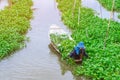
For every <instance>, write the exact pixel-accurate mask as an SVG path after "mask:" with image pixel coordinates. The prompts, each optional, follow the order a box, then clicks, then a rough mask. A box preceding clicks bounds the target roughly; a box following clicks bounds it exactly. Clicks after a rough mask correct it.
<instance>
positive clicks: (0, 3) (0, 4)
mask: <svg viewBox="0 0 120 80" xmlns="http://www.w3.org/2000/svg"><path fill="white" fill-rule="evenodd" d="M6 6H8V0H0V10H3V9H4V8H5V7H6Z"/></svg>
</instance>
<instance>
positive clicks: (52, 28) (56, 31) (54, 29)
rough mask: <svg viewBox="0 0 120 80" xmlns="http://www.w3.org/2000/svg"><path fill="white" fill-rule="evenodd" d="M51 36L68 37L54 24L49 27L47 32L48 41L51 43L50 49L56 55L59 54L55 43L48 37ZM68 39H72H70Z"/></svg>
mask: <svg viewBox="0 0 120 80" xmlns="http://www.w3.org/2000/svg"><path fill="white" fill-rule="evenodd" d="M51 34H57V35H67V36H69V35H68V33H67V32H65V31H64V30H63V29H62V28H60V27H59V26H57V25H55V24H53V25H51V26H50V30H49V37H50V41H51V42H50V47H52V48H53V49H54V50H55V51H56V52H57V53H59V54H60V51H59V50H58V48H57V44H55V42H54V41H53V40H52V39H51V36H50V35H51ZM69 37H70V36H69ZM70 39H72V38H71V37H70Z"/></svg>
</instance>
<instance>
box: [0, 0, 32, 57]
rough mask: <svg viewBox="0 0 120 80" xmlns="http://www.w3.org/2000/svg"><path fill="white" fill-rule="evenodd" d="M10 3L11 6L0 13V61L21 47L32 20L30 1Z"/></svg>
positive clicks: (20, 0)
mask: <svg viewBox="0 0 120 80" xmlns="http://www.w3.org/2000/svg"><path fill="white" fill-rule="evenodd" d="M11 1H12V6H8V7H6V8H5V9H4V10H1V11H0V59H2V58H4V57H5V56H8V55H10V54H11V53H12V52H13V51H15V50H16V49H19V48H21V47H23V45H24V40H25V39H26V37H25V35H24V34H25V33H26V32H27V31H28V29H29V28H30V19H31V18H32V10H31V6H32V0H11Z"/></svg>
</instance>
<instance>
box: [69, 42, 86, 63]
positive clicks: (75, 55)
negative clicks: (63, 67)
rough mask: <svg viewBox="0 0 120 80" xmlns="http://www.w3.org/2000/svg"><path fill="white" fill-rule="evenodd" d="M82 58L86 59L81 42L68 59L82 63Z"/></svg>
mask: <svg viewBox="0 0 120 80" xmlns="http://www.w3.org/2000/svg"><path fill="white" fill-rule="evenodd" d="M83 56H86V57H88V55H87V53H86V51H85V46H84V43H83V42H79V43H78V44H77V46H75V47H74V49H73V51H72V52H71V53H70V57H71V58H73V59H75V62H82V58H83Z"/></svg>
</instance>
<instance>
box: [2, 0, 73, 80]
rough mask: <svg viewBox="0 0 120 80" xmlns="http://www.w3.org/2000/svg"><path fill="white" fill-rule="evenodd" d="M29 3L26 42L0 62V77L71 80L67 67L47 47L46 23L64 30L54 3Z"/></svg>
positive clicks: (49, 0) (45, 0)
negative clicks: (30, 7) (30, 5)
mask: <svg viewBox="0 0 120 80" xmlns="http://www.w3.org/2000/svg"><path fill="white" fill-rule="evenodd" d="M2 1H3V2H4V1H5V0H2ZM3 2H1V3H0V5H1V4H3ZM33 2H34V5H33V7H32V8H34V9H35V10H34V13H33V16H34V18H33V19H32V20H31V27H32V29H31V30H30V31H29V32H28V34H27V36H28V37H29V38H30V41H29V42H26V47H25V48H24V49H22V50H19V51H17V52H16V53H14V54H13V55H11V56H10V57H8V58H6V59H4V60H2V61H1V62H0V80H74V76H73V75H72V73H71V71H70V70H69V67H68V66H67V65H64V64H63V63H62V62H61V61H60V59H59V57H58V56H57V55H55V54H54V53H53V52H51V50H50V49H49V47H48V45H49V43H50V40H49V37H48V32H49V27H50V25H52V24H56V25H58V26H61V27H62V28H64V29H65V27H64V24H63V23H62V22H61V17H60V14H59V11H58V9H57V7H56V2H55V1H54V0H33ZM4 6H5V5H4ZM2 9H3V8H2Z"/></svg>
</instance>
